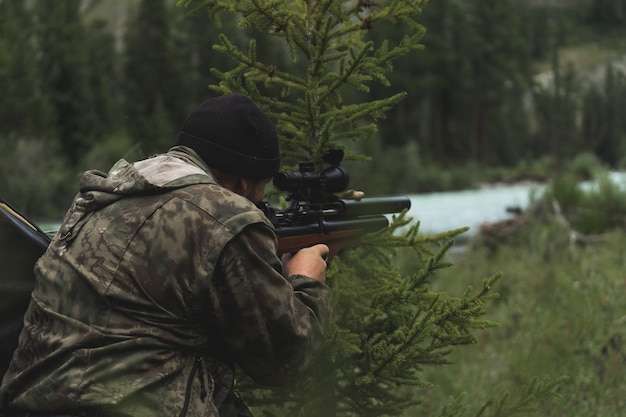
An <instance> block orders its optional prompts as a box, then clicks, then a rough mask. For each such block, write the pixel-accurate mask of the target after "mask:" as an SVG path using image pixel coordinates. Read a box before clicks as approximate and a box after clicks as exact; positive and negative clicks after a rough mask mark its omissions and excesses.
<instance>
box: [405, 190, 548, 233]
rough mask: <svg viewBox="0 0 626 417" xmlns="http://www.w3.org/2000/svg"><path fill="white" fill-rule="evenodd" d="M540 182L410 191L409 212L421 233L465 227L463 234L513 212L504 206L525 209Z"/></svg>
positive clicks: (507, 216)
mask: <svg viewBox="0 0 626 417" xmlns="http://www.w3.org/2000/svg"><path fill="white" fill-rule="evenodd" d="M542 189H543V186H542V185H538V184H517V185H506V186H492V187H485V188H481V189H475V190H465V191H450V192H436V193H427V194H412V195H409V196H408V197H409V198H410V199H411V209H410V210H409V215H410V216H411V217H413V219H414V220H419V221H420V231H421V232H422V233H438V232H444V231H446V230H451V229H458V228H460V227H465V226H469V228H470V229H469V231H468V232H466V233H465V235H466V236H467V235H472V234H474V233H476V232H477V231H478V228H479V227H480V225H481V224H483V223H485V222H492V221H498V220H504V219H507V218H510V217H512V216H513V215H512V214H510V213H508V212H507V208H520V209H525V208H526V207H527V206H528V204H529V203H530V201H531V196H532V194H533V193H536V192H540V191H541V190H542Z"/></svg>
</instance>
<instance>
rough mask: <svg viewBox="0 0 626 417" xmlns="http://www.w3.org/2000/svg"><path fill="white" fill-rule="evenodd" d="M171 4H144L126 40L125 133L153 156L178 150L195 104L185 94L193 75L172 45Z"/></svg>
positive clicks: (147, 0)
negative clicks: (176, 142)
mask: <svg viewBox="0 0 626 417" xmlns="http://www.w3.org/2000/svg"><path fill="white" fill-rule="evenodd" d="M170 4H171V3H169V2H166V1H165V0H141V1H140V2H139V5H138V8H137V10H135V11H134V13H133V14H132V17H131V18H130V19H129V22H128V27H127V30H126V33H125V38H124V41H125V43H124V44H125V49H124V65H123V80H124V81H123V90H124V118H125V120H126V128H127V131H128V133H129V134H130V136H131V138H132V139H133V141H134V142H140V143H142V145H143V148H144V150H145V151H146V152H148V153H152V152H155V151H164V150H167V149H168V148H169V147H170V146H172V145H173V143H174V139H175V137H176V132H177V131H178V129H179V127H180V126H181V125H182V123H183V121H184V119H185V116H186V113H187V109H188V108H189V105H190V104H189V103H190V102H191V101H192V100H193V99H190V98H189V97H186V96H185V94H183V93H184V92H185V91H188V89H185V79H186V77H187V76H188V74H187V73H186V72H185V69H186V67H185V65H184V64H183V62H182V61H181V60H182V59H183V56H182V55H181V52H180V51H178V50H176V49H175V44H174V42H173V40H174V37H173V33H172V28H171V25H172V19H171V17H172V13H173V11H172V10H171V9H168V5H170ZM178 12H180V11H178ZM186 63H187V62H185V64H186ZM193 104H195V103H193Z"/></svg>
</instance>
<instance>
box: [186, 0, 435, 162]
mask: <svg viewBox="0 0 626 417" xmlns="http://www.w3.org/2000/svg"><path fill="white" fill-rule="evenodd" d="M423 3H424V1H423V0H414V1H410V2H406V1H397V0H394V1H391V2H389V3H388V4H380V5H379V4H378V3H375V2H360V1H357V2H351V3H346V2H337V1H330V0H327V1H321V2H309V3H307V2H303V1H293V2H281V1H240V2H235V3H233V2H230V1H196V0H181V1H179V4H181V5H184V6H187V7H190V8H192V10H193V11H195V12H198V11H199V10H200V9H202V10H203V11H206V12H208V13H209V15H212V16H219V14H220V13H222V12H228V13H238V14H239V15H240V16H242V17H241V20H240V21H239V22H238V25H239V26H240V27H247V26H255V27H257V28H260V29H261V30H263V31H265V32H269V33H270V34H271V35H273V36H275V37H278V38H279V39H282V40H283V41H284V44H283V45H284V48H285V49H286V50H287V51H288V53H289V57H290V58H291V60H292V62H293V64H294V65H291V66H289V67H288V68H286V67H285V66H284V64H283V63H284V61H282V60H280V61H276V62H263V61H262V60H260V59H258V56H257V45H256V41H255V40H254V39H252V40H250V42H249V45H248V48H247V50H241V49H240V48H239V47H237V46H236V45H235V44H234V43H233V42H232V41H231V40H230V39H229V38H228V37H227V36H225V35H222V36H221V37H220V42H221V43H220V44H219V45H217V46H216V49H217V50H219V51H222V52H224V53H227V54H228V55H230V56H231V57H232V58H233V59H234V60H235V61H236V62H237V64H238V65H237V66H236V67H235V68H233V69H231V70H229V71H224V72H222V71H218V70H217V69H213V70H212V72H213V74H214V75H215V76H216V77H217V78H218V79H219V80H220V84H219V85H217V86H212V88H213V89H215V90H216V91H219V92H222V93H226V92H232V91H241V92H246V93H247V94H249V95H250V96H252V97H253V98H254V99H255V101H257V103H259V105H260V106H261V107H262V108H263V109H264V110H265V111H266V112H267V113H268V114H269V115H270V117H271V118H272V119H273V120H274V122H275V124H276V127H277V129H278V131H280V132H281V139H282V149H281V151H282V154H283V158H284V159H285V160H286V161H288V163H292V164H293V163H296V162H301V161H313V162H314V163H316V164H319V163H320V162H321V157H322V155H323V154H324V153H325V152H326V151H327V150H328V149H334V148H344V147H345V145H343V144H342V142H346V141H350V140H357V139H364V138H368V137H371V135H372V134H373V133H374V132H375V131H376V120H378V119H380V118H383V117H384V116H385V114H386V112H387V111H388V110H389V109H390V108H391V107H392V106H393V105H394V104H395V103H397V102H398V101H400V100H401V99H402V98H404V97H405V95H406V94H404V93H398V94H395V95H392V96H391V97H387V98H382V99H379V100H373V101H369V102H355V103H345V102H343V94H344V92H345V91H346V89H348V90H350V89H354V90H358V91H369V88H370V86H369V85H370V84H371V83H372V82H379V83H382V84H388V83H389V81H388V79H387V74H388V73H389V72H390V71H391V70H392V65H391V64H392V62H393V61H394V60H395V59H396V58H397V57H399V56H401V55H404V54H407V53H409V52H411V51H413V50H416V49H420V48H421V45H420V43H419V40H420V38H421V37H422V35H423V33H424V31H423V28H422V26H421V25H419V23H418V22H417V20H416V17H417V15H418V14H419V12H420V11H421V6H422V5H423ZM379 22H393V23H396V24H401V25H403V26H404V27H406V28H407V30H408V31H407V32H406V34H405V35H404V36H403V37H402V39H401V40H400V41H399V42H398V44H395V45H390V44H389V43H388V42H382V43H380V44H375V43H374V42H373V41H368V40H366V39H365V36H366V35H367V34H368V32H369V31H371V30H373V28H374V27H376V25H377V24H378V23H379ZM353 157H354V156H352V155H348V156H347V159H350V158H353ZM318 167H319V165H318Z"/></svg>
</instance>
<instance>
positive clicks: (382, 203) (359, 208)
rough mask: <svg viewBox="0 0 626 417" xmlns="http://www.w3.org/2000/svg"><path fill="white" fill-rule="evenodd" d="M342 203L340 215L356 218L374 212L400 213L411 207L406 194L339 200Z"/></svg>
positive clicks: (370, 214) (373, 213)
mask: <svg viewBox="0 0 626 417" xmlns="http://www.w3.org/2000/svg"><path fill="white" fill-rule="evenodd" d="M341 201H342V202H343V204H344V210H345V212H344V213H343V216H342V217H346V218H358V217H361V216H372V215H375V214H390V213H400V212H401V211H402V210H404V209H409V208H411V199H410V198H409V197H406V196H395V195H394V196H389V197H371V198H363V199H361V200H341Z"/></svg>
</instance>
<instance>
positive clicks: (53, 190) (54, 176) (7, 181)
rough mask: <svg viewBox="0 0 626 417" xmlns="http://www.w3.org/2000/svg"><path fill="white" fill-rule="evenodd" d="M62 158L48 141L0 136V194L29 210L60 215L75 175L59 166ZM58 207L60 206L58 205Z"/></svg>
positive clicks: (42, 214) (71, 190)
mask: <svg viewBox="0 0 626 417" xmlns="http://www.w3.org/2000/svg"><path fill="white" fill-rule="evenodd" d="M63 161H64V158H62V157H61V155H60V151H59V149H58V148H56V147H54V146H53V145H52V144H50V143H47V142H44V141H41V140H36V139H31V138H22V137H18V136H17V135H6V136H0V190H2V198H3V199H5V200H6V201H9V202H11V204H12V205H15V207H19V208H20V210H23V211H24V212H28V213H32V214H34V215H35V219H40V218H42V217H43V216H50V215H51V214H52V215H53V216H54V217H55V218H60V217H61V216H62V214H63V212H62V211H61V210H63V209H65V208H67V204H68V201H71V199H72V197H73V195H74V193H75V188H73V187H71V186H72V185H74V184H75V183H76V182H77V181H78V175H76V177H72V173H70V172H68V171H67V170H66V169H63ZM59 208H61V209H59Z"/></svg>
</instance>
